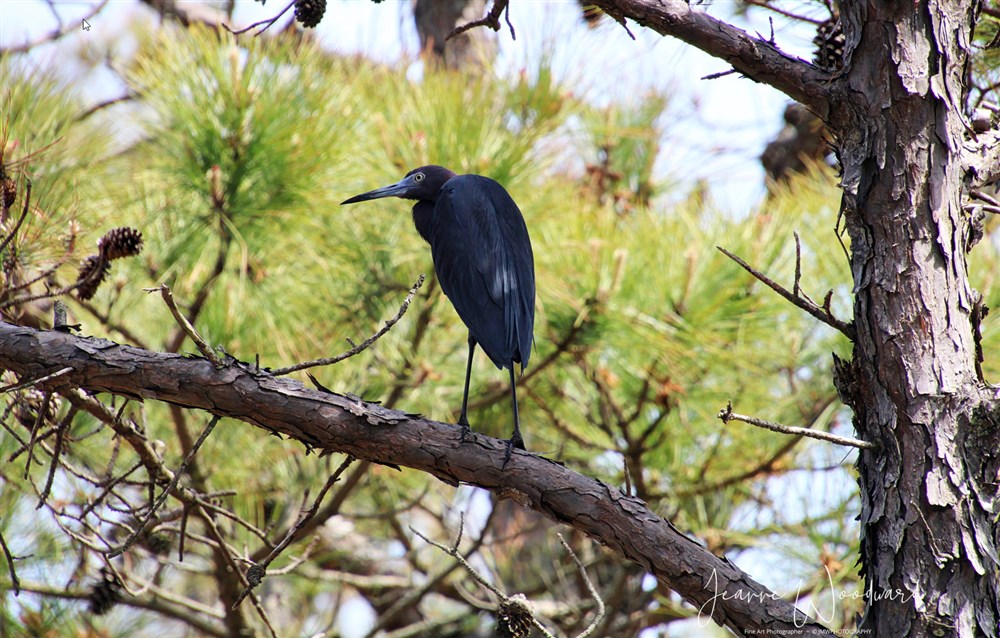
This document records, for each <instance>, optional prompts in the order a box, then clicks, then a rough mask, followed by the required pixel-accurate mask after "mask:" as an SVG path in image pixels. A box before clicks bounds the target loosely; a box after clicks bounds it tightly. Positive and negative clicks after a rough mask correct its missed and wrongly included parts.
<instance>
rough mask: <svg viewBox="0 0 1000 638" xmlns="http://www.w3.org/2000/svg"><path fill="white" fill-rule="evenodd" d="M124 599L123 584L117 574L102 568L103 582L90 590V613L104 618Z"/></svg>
mask: <svg viewBox="0 0 1000 638" xmlns="http://www.w3.org/2000/svg"><path fill="white" fill-rule="evenodd" d="M121 599H122V584H121V582H119V581H118V577H117V576H115V573H114V572H113V571H111V570H110V569H108V568H107V567H102V568H101V580H99V581H98V582H97V584H96V585H94V588H93V589H91V590H90V596H89V597H88V600H90V613H92V614H94V615H95V616H102V615H104V614H106V613H108V612H109V611H110V610H111V608H112V607H114V606H115V603H117V602H118V601H120V600H121Z"/></svg>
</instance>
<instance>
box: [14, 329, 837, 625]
mask: <svg viewBox="0 0 1000 638" xmlns="http://www.w3.org/2000/svg"><path fill="white" fill-rule="evenodd" d="M0 367H2V368H6V369H10V370H13V371H14V372H16V373H17V374H18V375H20V377H21V378H22V379H25V380H27V379H39V378H41V377H43V376H46V375H49V374H52V373H54V372H56V371H58V370H62V369H63V368H66V367H70V368H72V370H73V371H72V372H70V373H65V374H62V375H59V376H58V377H57V378H55V379H54V380H52V381H51V382H50V383H51V384H55V385H53V386H50V387H51V388H53V389H56V390H58V389H59V388H60V387H62V388H83V389H85V390H87V391H90V392H109V393H113V394H117V395H122V396H128V397H133V398H137V399H155V400H159V401H164V402H167V403H170V404H172V405H178V406H182V407H185V408H193V409H199V410H205V411H207V412H210V413H212V414H216V415H221V416H225V417H230V418H234V419H239V420H241V421H245V422H247V423H250V424H253V425H256V426H258V427H260V428H263V429H265V430H268V431H270V432H272V433H278V434H283V435H285V436H288V437H290V438H293V439H295V440H297V441H301V442H303V443H305V444H306V445H308V446H310V447H312V448H315V449H318V450H322V451H324V452H343V453H347V454H352V455H354V456H356V457H358V458H361V459H366V460H369V461H373V462H377V463H384V464H390V465H398V466H405V467H410V468H413V469H416V470H420V471H423V472H427V473H429V474H432V475H434V476H436V477H437V478H439V479H441V480H442V481H445V482H446V483H449V484H452V485H457V484H459V483H467V484H470V485H477V486H479V487H482V488H484V489H488V490H492V491H493V492H494V493H495V494H496V495H497V496H498V497H500V498H509V499H511V500H514V501H516V502H517V503H519V504H520V505H522V506H524V507H530V508H532V509H534V510H536V511H539V512H541V513H543V514H545V515H546V516H548V517H550V518H552V519H553V520H555V521H558V522H561V523H565V524H567V525H570V526H572V527H573V528H575V529H577V530H579V531H581V532H583V533H585V534H587V535H588V536H589V537H591V538H593V539H594V540H596V541H598V542H600V543H601V544H603V545H605V546H606V547H608V548H609V549H611V550H612V551H614V552H616V553H618V554H620V555H621V556H623V557H625V558H627V559H629V560H631V561H634V562H635V563H637V564H639V565H640V566H641V567H642V568H643V569H646V570H647V571H648V572H649V573H651V574H653V575H654V576H655V577H656V578H658V579H659V580H660V581H661V582H663V583H664V584H665V585H667V586H668V587H670V588H671V589H673V590H674V591H676V592H678V593H679V594H680V595H681V596H683V597H684V598H685V599H686V600H687V601H688V602H690V603H691V604H692V605H694V606H695V607H696V608H697V609H698V610H699V611H701V612H702V613H704V614H705V615H706V616H711V618H712V619H713V620H714V621H715V622H717V623H719V624H721V625H724V626H726V627H729V628H730V629H732V630H733V631H734V632H735V633H736V634H737V635H747V634H748V633H761V632H767V633H770V634H775V635H777V634H778V633H780V635H784V636H797V635H810V636H815V635H830V633H829V632H828V631H827V630H826V629H824V628H823V627H822V626H821V625H819V624H818V623H816V622H815V621H813V620H812V619H810V618H808V617H807V616H806V615H805V614H803V613H802V612H799V611H798V610H796V609H795V608H794V606H793V605H792V604H791V603H789V602H787V601H785V600H784V599H782V598H781V597H780V596H778V595H777V594H774V593H773V592H771V591H769V590H768V589H767V588H766V587H764V586H762V585H761V584H759V583H757V582H755V581H754V580H753V579H751V578H750V577H749V576H748V575H747V574H746V573H744V572H742V571H741V570H739V569H738V568H737V567H736V566H735V565H733V564H732V563H731V562H729V561H728V560H726V559H725V558H719V557H717V556H715V555H714V554H712V553H711V552H709V551H708V550H707V549H705V548H704V547H703V546H701V545H699V544H698V543H697V542H695V541H694V540H692V539H690V538H688V537H687V536H685V535H684V534H682V533H681V532H679V531H678V530H677V529H676V528H674V526H673V525H671V524H670V522H668V521H666V520H664V519H662V518H660V517H659V516H657V515H655V514H654V513H653V512H651V511H650V510H649V509H648V508H647V507H646V505H645V503H643V502H642V501H641V500H639V499H637V498H634V497H631V496H628V495H626V494H623V493H622V492H621V491H620V490H619V489H618V488H615V487H612V486H609V485H606V484H604V483H601V482H600V481H597V480H594V479H591V478H588V477H586V476H583V475H581V474H578V473H576V472H574V471H572V470H569V469H567V468H565V467H563V466H562V465H560V464H559V463H556V462H553V461H550V460H548V459H545V458H542V457H539V456H535V455H531V454H527V453H522V452H519V451H518V452H516V453H515V454H514V456H513V457H511V460H510V463H509V465H508V466H507V468H506V470H503V471H501V469H500V466H501V463H502V461H503V456H504V448H505V444H506V442H505V441H501V440H498V439H493V438H490V437H486V436H483V435H474V436H472V437H470V438H469V439H467V441H466V443H465V444H464V445H460V444H459V436H460V429H459V428H458V426H455V425H449V424H444V423H437V422H434V421H430V420H428V419H424V418H422V417H419V416H416V415H411V414H406V413H404V412H398V411H396V410H389V409H387V408H384V407H381V406H379V405H375V404H369V403H365V402H363V401H361V400H360V399H358V398H356V397H351V396H341V395H339V394H332V393H325V392H319V391H316V390H310V389H308V388H305V387H304V386H303V385H302V384H301V383H299V382H297V381H294V380H291V379H285V378H275V377H273V376H271V375H270V374H268V373H266V372H259V371H255V370H253V369H252V367H251V366H249V365H247V364H243V363H240V362H237V361H233V360H230V361H229V362H228V364H227V365H226V367H224V368H222V369H219V370H217V369H215V368H214V367H213V366H212V365H211V364H210V363H209V362H208V361H206V360H204V359H201V358H197V357H186V356H182V355H177V354H169V353H158V352H151V351H148V350H142V349H140V348H134V347H130V346H123V345H118V344H115V343H112V342H110V341H105V340H102V339H87V338H82V337H75V336H72V335H69V334H65V333H63V332H57V331H39V330H35V329H33V328H27V327H21V326H14V325H11V324H7V323H0Z"/></svg>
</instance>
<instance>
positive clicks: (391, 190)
mask: <svg viewBox="0 0 1000 638" xmlns="http://www.w3.org/2000/svg"><path fill="white" fill-rule="evenodd" d="M409 186H410V183H409V181H408V180H407V179H403V180H401V181H398V182H396V183H395V184H392V185H391V186H383V187H382V188H376V189H375V190H373V191H368V192H367V193H361V194H360V195H355V196H354V197H352V198H350V199H345V200H344V201H342V202H340V205H341V206H343V205H344V204H356V203H357V202H367V201H368V200H370V199H381V198H383V197H405V196H406V191H407V189H408V188H409Z"/></svg>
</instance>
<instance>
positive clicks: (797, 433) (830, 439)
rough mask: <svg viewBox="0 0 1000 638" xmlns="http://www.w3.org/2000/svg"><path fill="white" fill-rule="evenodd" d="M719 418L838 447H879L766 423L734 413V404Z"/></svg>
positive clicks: (864, 448) (846, 438)
mask: <svg viewBox="0 0 1000 638" xmlns="http://www.w3.org/2000/svg"><path fill="white" fill-rule="evenodd" d="M718 417H719V419H721V420H722V422H723V423H729V422H730V421H742V422H743V423H749V424H750V425H754V426H757V427H759V428H764V429H765V430H771V431H772V432H780V433H781V434H792V435H795V436H808V437H810V438H813V439H819V440H820V441H827V442H828V443H836V444H837V445H847V446H850V447H856V448H859V449H862V450H874V449H875V448H876V447H878V446H876V445H875V444H874V443H872V442H870V441H862V440H860V439H853V438H851V437H849V436H839V435H837V434H830V433H829V432H821V431H820V430H812V429H810V428H797V427H794V426H791V425H782V424H780V423H775V422H774V421H765V420H764V419H758V418H755V417H752V416H746V415H744V414H736V413H735V412H733V404H732V402H730V403H729V404H728V405H726V407H725V408H724V409H722V410H719V414H718Z"/></svg>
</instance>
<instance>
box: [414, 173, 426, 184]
mask: <svg viewBox="0 0 1000 638" xmlns="http://www.w3.org/2000/svg"><path fill="white" fill-rule="evenodd" d="M413 181H415V182H422V181H424V174H423V173H417V174H416V175H414V176H413Z"/></svg>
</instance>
